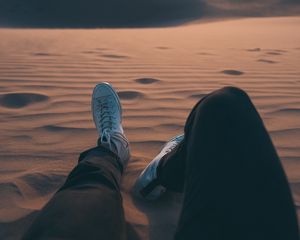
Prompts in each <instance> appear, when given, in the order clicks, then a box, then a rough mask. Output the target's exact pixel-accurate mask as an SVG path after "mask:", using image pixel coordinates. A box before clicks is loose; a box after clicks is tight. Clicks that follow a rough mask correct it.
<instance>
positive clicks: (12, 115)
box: [0, 17, 300, 240]
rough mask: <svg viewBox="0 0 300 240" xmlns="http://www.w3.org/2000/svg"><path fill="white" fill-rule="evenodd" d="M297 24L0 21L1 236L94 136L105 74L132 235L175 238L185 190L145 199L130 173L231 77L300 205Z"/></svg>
mask: <svg viewBox="0 0 300 240" xmlns="http://www.w3.org/2000/svg"><path fill="white" fill-rule="evenodd" d="M299 26H300V17H277V18H252V19H240V20H229V21H222V22H221V21H218V22H212V23H202V24H189V25H183V26H178V27H168V28H147V29H114V30H108V29H93V30H81V29H77V30H55V29H52V30H43V29H35V30H29V29H28V30H26V29H23V30H21V29H0V83H1V85H0V143H1V144H0V171H1V175H0V239H6V240H9V239H19V238H20V236H21V235H22V233H23V232H24V231H25V230H26V228H27V227H28V226H29V225H30V223H31V222H32V220H33V219H34V217H35V216H36V214H37V213H38V211H39V210H40V209H41V208H42V206H43V205H44V204H45V203H46V202H47V201H48V200H49V198H50V197H51V196H52V195H53V194H54V192H55V191H56V190H57V189H58V188H59V187H60V186H61V184H63V182H64V180H65V178H66V176H67V174H68V173H69V171H70V170H71V169H72V168H73V167H74V165H75V164H76V162H77V159H78V155H79V153H80V152H82V151H84V150H86V149H87V148H90V147H93V146H95V144H96V139H97V132H96V130H95V127H94V123H93V120H92V116H91V110H90V99H91V94H92V90H93V87H94V86H95V84H97V83H99V82H103V81H106V82H110V83H111V84H112V85H113V86H114V87H115V88H116V89H117V90H118V93H119V95H120V97H121V100H122V104H123V112H124V122H123V123H124V126H125V133H126V135H127V136H128V138H129V140H130V142H131V150H132V159H131V161H130V163H129V165H128V168H127V170H126V173H125V176H124V179H123V183H122V194H123V197H124V208H125V212H126V218H127V221H128V225H129V231H130V233H129V234H130V239H138V238H140V239H143V240H146V239H155V240H160V239H164V240H167V239H172V235H173V233H174V231H175V228H176V221H177V218H178V213H179V211H180V201H181V196H180V195H178V194H177V195H174V194H171V193H168V194H166V196H164V197H163V198H162V199H161V200H159V201H157V202H150V203H147V202H143V201H140V200H137V199H135V198H134V197H133V196H132V193H131V188H132V185H133V183H134V181H135V179H136V178H137V176H138V174H139V173H140V172H141V171H142V169H143V168H144V167H145V166H146V165H147V163H148V162H149V161H151V160H152V158H153V157H154V156H155V155H156V154H157V153H158V151H159V149H160V147H161V146H162V144H163V143H164V142H165V141H166V140H168V139H169V138H171V137H172V136H174V135H176V134H179V133H181V132H182V131H183V126H184V123H185V120H186V117H187V115H188V113H189V111H190V110H191V108H192V107H193V105H194V104H195V103H196V102H197V101H198V100H199V99H201V98H202V97H203V96H204V95H205V94H207V93H209V92H210V91H212V90H215V89H218V88H220V87H223V86H228V85H235V86H238V87H241V88H243V89H244V90H246V91H247V92H248V93H249V95H250V97H251V98H252V100H253V102H254V104H255V105H256V106H257V108H258V110H259V112H260V114H261V115H262V117H263V119H264V122H265V124H266V127H267V129H268V130H269V131H270V133H271V136H272V139H273V141H274V144H275V146H276V148H277V150H278V153H279V155H280V157H281V160H282V164H283V166H284V169H285V171H286V174H287V176H288V179H289V182H290V186H291V188H292V191H293V196H294V200H295V205H296V206H297V207H298V216H300V215H299V214H300V211H299V207H300V184H299V182H300V68H299V63H300V31H299ZM274 184H276V183H274ZM246 207H247V206H245V208H246Z"/></svg>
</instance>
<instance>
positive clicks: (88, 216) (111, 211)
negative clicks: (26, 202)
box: [23, 146, 126, 240]
mask: <svg viewBox="0 0 300 240" xmlns="http://www.w3.org/2000/svg"><path fill="white" fill-rule="evenodd" d="M121 172H122V167H121V165H120V164H119V161H118V157H117V156H116V155H115V154H113V153H112V152H110V151H109V150H107V149H105V148H104V147H101V146H99V147H96V148H93V149H90V150H88V151H86V152H84V153H82V154H81V155H80V158H79V163H78V165H77V166H76V167H75V168H74V170H73V171H72V172H71V173H70V175H69V176H68V178H67V180H66V182H65V184H64V185H63V187H62V188H61V189H60V190H59V191H58V192H57V193H56V194H55V195H54V196H53V198H52V199H51V200H50V201H49V202H48V204H47V205H46V206H45V207H44V208H43V209H42V210H41V212H40V214H39V216H38V217H37V218H36V219H35V221H34V223H33V224H32V226H31V227H30V229H29V230H28V232H27V233H26V234H25V236H24V238H23V239H26V240H27V239H28V240H35V239H72V240H77V239H80V240H85V239H89V240H92V239H97V240H99V239H101V240H122V239H126V235H125V219H124V212H123V208H122V197H121V194H120V190H119V183H120V178H121Z"/></svg>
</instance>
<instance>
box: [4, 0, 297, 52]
mask: <svg viewBox="0 0 300 240" xmlns="http://www.w3.org/2000/svg"><path fill="white" fill-rule="evenodd" d="M299 13H300V4H299V1H298V0H263V1H261V0H251V1H247V0H242V1H232V0H185V1H181V0H151V1H140V0H131V1H122V0H114V1H97V0H85V1H83V0H72V1H71V0H65V1H60V0H51V1H50V0H44V1H32V0H23V1H19V0H1V1H0V26H2V27H39V28H41V27H50V28H58V27H72V28H82V27H90V28H94V27H145V26H147V27H153V26H167V25H168V26H170V25H173V26H174V25H178V24H182V23H186V22H190V21H195V20H199V19H200V20H201V21H203V20H204V21H211V20H216V19H223V18H237V17H258V16H260V17H262V16H293V15H299ZM101 49H102V48H101ZM157 49H160V50H167V49H169V47H168V46H167V47H166V46H158V47H157ZM39 56H45V55H43V54H41V55H39Z"/></svg>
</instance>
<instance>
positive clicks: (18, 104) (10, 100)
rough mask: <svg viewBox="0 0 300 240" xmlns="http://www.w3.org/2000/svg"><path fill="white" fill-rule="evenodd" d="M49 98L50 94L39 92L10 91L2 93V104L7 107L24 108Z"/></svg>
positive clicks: (0, 100)
mask: <svg viewBox="0 0 300 240" xmlns="http://www.w3.org/2000/svg"><path fill="white" fill-rule="evenodd" d="M48 99H49V97H48V96H46V95H42V94H37V93H8V94H2V95H0V105H1V106H3V107H7V108H23V107H26V106H29V105H31V104H35V103H39V102H44V101H47V100H48Z"/></svg>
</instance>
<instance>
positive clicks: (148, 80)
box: [134, 78, 160, 84]
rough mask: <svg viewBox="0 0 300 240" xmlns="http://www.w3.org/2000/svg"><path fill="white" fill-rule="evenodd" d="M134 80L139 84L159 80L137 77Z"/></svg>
mask: <svg viewBox="0 0 300 240" xmlns="http://www.w3.org/2000/svg"><path fill="white" fill-rule="evenodd" d="M134 81H135V82H137V83H140V84H152V83H157V82H160V80H158V79H155V78H139V79H136V80H134Z"/></svg>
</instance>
